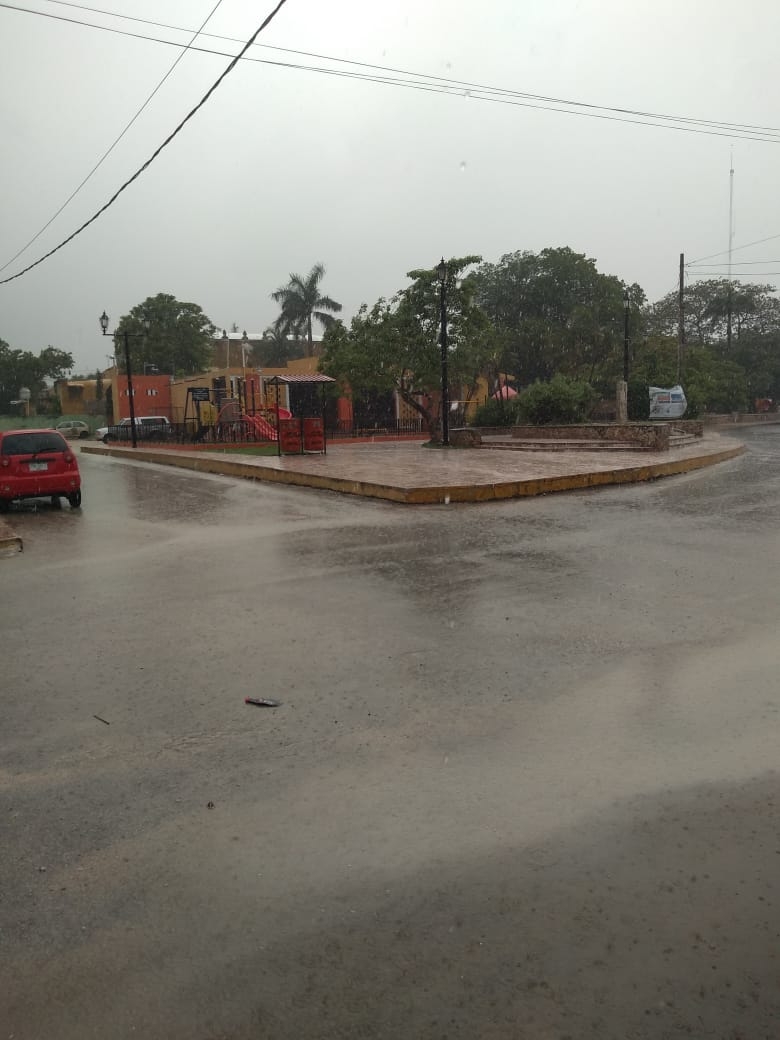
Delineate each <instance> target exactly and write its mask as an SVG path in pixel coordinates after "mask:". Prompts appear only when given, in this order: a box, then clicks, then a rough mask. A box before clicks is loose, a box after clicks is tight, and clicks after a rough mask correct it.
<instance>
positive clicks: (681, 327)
mask: <svg viewBox="0 0 780 1040" xmlns="http://www.w3.org/2000/svg"><path fill="white" fill-rule="evenodd" d="M677 307H678V317H677V322H678V324H677V385H678V386H679V385H680V379H681V377H682V359H683V350H684V349H685V253H680V289H679V294H678V297H677Z"/></svg>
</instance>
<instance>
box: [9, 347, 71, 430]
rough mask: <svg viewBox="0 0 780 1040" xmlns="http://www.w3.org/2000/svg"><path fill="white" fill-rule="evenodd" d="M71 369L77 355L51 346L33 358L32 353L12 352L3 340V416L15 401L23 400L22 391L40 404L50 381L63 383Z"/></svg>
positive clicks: (28, 351)
mask: <svg viewBox="0 0 780 1040" xmlns="http://www.w3.org/2000/svg"><path fill="white" fill-rule="evenodd" d="M71 368H73V355H72V354H69V353H68V352H67V351H65V350H58V349H57V348H56V347H52V346H49V347H46V348H45V349H44V350H42V351H41V352H40V353H39V354H33V353H32V351H30V350H12V349H11V347H10V346H9V345H8V344H7V343H6V342H5V340H2V339H0V412H8V411H10V410H11V408H12V406H11V401H16V400H18V399H19V391H20V390H21V388H22V387H26V388H27V389H28V390H29V391H30V394H31V398H32V401H33V402H36V401H37V399H38V395H39V394H40V393H41V391H42V390H43V389H44V387H45V385H46V380H47V379H60V378H62V376H64V375H65V373H66V372H68V371H69V370H70V369H71Z"/></svg>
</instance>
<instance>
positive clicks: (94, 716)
mask: <svg viewBox="0 0 780 1040" xmlns="http://www.w3.org/2000/svg"><path fill="white" fill-rule="evenodd" d="M92 718H93V719H97V720H98V722H104V723H105V724H106V725H107V726H110V725H111V723H110V722H108V721H107V720H106V719H101V717H100V716H99V715H93V716H92Z"/></svg>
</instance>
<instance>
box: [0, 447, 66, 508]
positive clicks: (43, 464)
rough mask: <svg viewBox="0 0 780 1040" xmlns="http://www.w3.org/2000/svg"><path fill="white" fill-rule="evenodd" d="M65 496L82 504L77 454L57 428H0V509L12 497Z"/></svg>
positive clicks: (56, 500) (56, 498)
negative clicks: (0, 429) (1, 429)
mask: <svg viewBox="0 0 780 1040" xmlns="http://www.w3.org/2000/svg"><path fill="white" fill-rule="evenodd" d="M61 496H64V497H65V498H67V500H68V502H70V504H71V506H72V507H73V508H74V509H78V508H79V506H80V505H81V475H80V473H79V464H78V462H77V461H76V456H75V455H74V454H73V452H72V451H71V449H70V447H69V446H68V444H67V442H66V441H65V440H64V439H63V436H62V434H61V433H58V432H57V431H56V430H3V431H0V511H3V512H4V511H5V510H7V509H8V507H9V505H10V504H11V502H12V501H13V500H14V499H21V498H51V500H52V505H59V501H60V497H61Z"/></svg>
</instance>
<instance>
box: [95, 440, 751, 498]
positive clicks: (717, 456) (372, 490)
mask: <svg viewBox="0 0 780 1040" xmlns="http://www.w3.org/2000/svg"><path fill="white" fill-rule="evenodd" d="M81 450H82V452H85V453H86V454H88V455H111V456H114V457H116V458H128V457H130V458H132V459H134V460H135V461H138V462H154V463H157V464H158V465H162V466H176V467H177V468H179V469H189V470H193V471H195V472H198V473H212V474H217V475H220V476H225V477H241V478H243V479H246V480H261V481H266V482H269V483H274V484H287V485H291V486H295V487H310V488H316V489H318V490H321V491H337V492H340V493H341V494H347V495H359V496H361V497H363V498H379V499H383V500H385V501H388V502H400V503H403V504H405V505H436V504H438V503H442V502H446V501H450V502H493V501H498V500H500V499H507V498H525V497H531V496H535V495H549V494H552V493H554V492H556V491H579V490H582V489H583V488H593V487H605V486H607V485H610V484H634V483H642V482H643V481H647V480H656V479H658V478H659V477H669V476H676V475H679V474H681V473H690V472H692V471H693V470H696V469H702V468H704V467H705V466H714V465H716V464H717V463H718V462H725V461H727V460H728V459H733V458H736V457H737V456H738V455H741V454H742V453H743V452H744V451H745V445H744V444H738V445H735V446H734V447H732V448H725V449H724V450H723V451H718V452H711V453H709V454H707V455H694V456H691V457H689V458H684V459H672V460H670V461H669V462H654V463H648V464H645V465H640V466H625V467H620V468H618V469H612V470H597V471H586V472H582V473H571V474H567V475H565V476H556V477H532V478H529V479H526V480H502V481H497V482H495V483H492V484H456V485H452V486H449V485H437V486H418V487H403V486H400V487H399V486H396V485H392V484H379V483H374V482H371V481H364V480H349V479H347V478H345V477H333V476H329V475H326V474H318V473H299V472H297V471H295V470H280V469H273V468H271V467H266V466H263V465H262V464H258V463H256V462H255V463H247V462H237V461H235V460H233V459H221V458H213V457H208V456H204V455H201V454H198V453H193V454H192V455H184V454H181V455H177V454H173V453H172V452H170V451H165V450H163V451H155V450H154V449H151V448H136V449H134V450H133V449H128V448H111V447H102V446H100V447H99V446H98V445H84V446H82V448H81Z"/></svg>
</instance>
